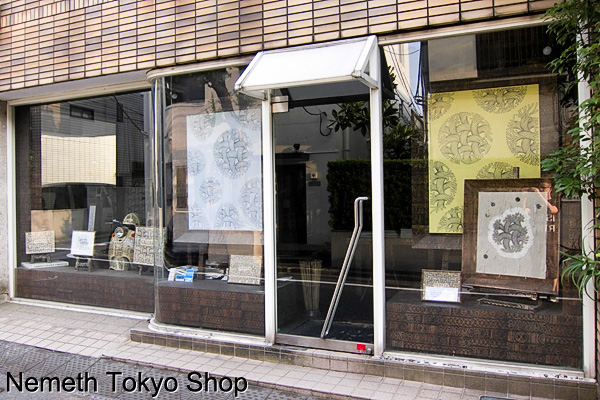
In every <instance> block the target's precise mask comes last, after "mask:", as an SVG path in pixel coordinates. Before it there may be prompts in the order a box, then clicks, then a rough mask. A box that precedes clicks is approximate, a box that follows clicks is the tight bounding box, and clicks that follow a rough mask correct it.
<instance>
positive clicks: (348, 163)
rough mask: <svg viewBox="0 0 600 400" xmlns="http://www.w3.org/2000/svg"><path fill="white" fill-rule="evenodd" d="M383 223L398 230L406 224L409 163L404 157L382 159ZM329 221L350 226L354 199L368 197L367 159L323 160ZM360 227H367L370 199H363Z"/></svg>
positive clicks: (408, 221) (343, 227)
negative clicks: (325, 169) (324, 163)
mask: <svg viewBox="0 0 600 400" xmlns="http://www.w3.org/2000/svg"><path fill="white" fill-rule="evenodd" d="M383 174H384V188H383V192H384V199H385V202H384V226H385V229H386V230H396V231H399V230H400V229H401V228H410V227H411V224H412V217H411V207H412V204H411V198H412V195H411V167H410V162H409V161H406V160H384V161H383ZM327 182H328V185H327V190H328V191H329V224H330V226H331V227H332V228H333V229H335V230H352V229H354V199H356V198H357V197H360V196H367V197H369V198H370V197H371V162H370V161H369V160H338V161H331V162H329V163H328V164H327ZM363 216H364V227H363V229H364V230H367V231H369V230H371V225H372V224H371V202H370V201H367V202H365V203H364V213H363Z"/></svg>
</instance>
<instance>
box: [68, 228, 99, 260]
mask: <svg viewBox="0 0 600 400" xmlns="http://www.w3.org/2000/svg"><path fill="white" fill-rule="evenodd" d="M95 237H96V232H89V231H73V234H72V236H71V254H73V255H74V256H89V257H92V256H93V255H94V240H95Z"/></svg>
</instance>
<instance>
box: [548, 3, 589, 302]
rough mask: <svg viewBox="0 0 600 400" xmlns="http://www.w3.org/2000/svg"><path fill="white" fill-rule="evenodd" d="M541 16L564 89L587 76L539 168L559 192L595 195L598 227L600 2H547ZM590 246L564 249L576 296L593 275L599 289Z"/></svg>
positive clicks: (565, 274)
mask: <svg viewBox="0 0 600 400" xmlns="http://www.w3.org/2000/svg"><path fill="white" fill-rule="evenodd" d="M545 17H546V18H547V19H548V20H549V21H550V23H549V25H548V32H549V33H550V34H551V35H554V36H555V38H556V41H557V43H558V45H559V46H561V47H562V48H563V51H562V52H561V54H560V55H559V56H558V57H557V58H556V59H555V60H553V61H552V62H551V63H550V64H549V66H550V68H551V69H552V70H553V71H554V72H556V73H558V74H559V75H560V76H563V77H566V78H567V79H566V82H565V91H566V92H567V93H576V92H577V89H578V85H579V82H586V83H587V84H588V85H589V88H590V98H589V99H586V100H585V101H583V102H581V104H579V105H578V106H577V111H578V117H577V118H576V119H575V121H573V125H572V126H571V128H570V129H569V130H568V131H567V132H566V135H565V140H564V143H563V146H562V147H561V148H560V149H559V150H557V151H555V152H553V153H551V154H550V155H549V157H548V158H546V159H545V160H543V161H542V168H543V169H544V170H545V171H547V172H551V173H552V174H553V176H554V179H555V184H556V190H557V191H558V192H560V193H562V194H564V195H566V196H587V197H588V198H589V199H591V200H592V201H594V204H595V206H594V217H593V220H592V221H589V226H590V228H591V229H592V230H593V231H594V233H595V232H596V231H597V230H598V229H600V223H599V216H600V208H599V207H598V200H599V199H598V198H597V194H598V193H597V191H598V188H600V91H599V87H598V86H599V85H600V34H599V31H600V7H598V3H597V2H596V1H590V0H565V1H563V2H560V3H557V4H555V5H554V6H553V7H552V8H550V9H549V10H548V11H547V12H546V15H545ZM594 236H595V235H594ZM582 247H583V246H582ZM592 248H593V250H592V251H587V252H586V250H585V248H583V249H582V251H581V254H564V253H563V255H564V256H565V265H566V267H565V269H564V270H563V272H562V275H561V276H562V279H563V281H564V280H566V279H568V280H569V281H571V282H572V283H573V284H574V285H575V287H576V288H577V289H578V291H579V294H580V296H583V294H584V293H586V294H588V295H591V294H590V293H587V290H586V286H587V284H588V283H589V282H590V281H592V280H593V281H595V285H594V291H595V292H596V293H598V292H600V282H599V281H600V279H595V278H596V277H598V276H600V265H599V262H598V261H597V260H596V257H597V255H598V254H599V251H598V243H597V241H596V240H595V239H594V243H593V246H592Z"/></svg>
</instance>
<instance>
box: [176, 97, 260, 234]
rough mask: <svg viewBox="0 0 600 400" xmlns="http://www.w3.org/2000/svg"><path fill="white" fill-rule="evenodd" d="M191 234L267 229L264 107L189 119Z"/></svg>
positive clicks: (188, 180) (188, 178)
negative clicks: (264, 214)
mask: <svg viewBox="0 0 600 400" xmlns="http://www.w3.org/2000/svg"><path fill="white" fill-rule="evenodd" d="M186 132H187V190H188V212H189V215H188V225H189V226H188V227H189V229H190V230H226V231H260V230H262V184H261V157H260V154H261V141H260V140H261V136H260V133H261V119H260V110H259V109H249V110H240V111H228V112H220V113H210V114H195V115H188V116H187V117H186Z"/></svg>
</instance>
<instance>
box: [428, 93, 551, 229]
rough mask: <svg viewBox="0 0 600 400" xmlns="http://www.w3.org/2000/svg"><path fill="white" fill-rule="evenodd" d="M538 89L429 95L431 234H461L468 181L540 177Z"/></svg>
mask: <svg viewBox="0 0 600 400" xmlns="http://www.w3.org/2000/svg"><path fill="white" fill-rule="evenodd" d="M539 103H540V101H539V87H538V85H524V86H507V87H498V88H490V89H478V90H465V91H459V92H446V93H432V94H430V95H429V104H428V105H429V232H430V233H462V230H463V200H464V199H463V197H464V180H465V179H502V178H513V170H514V167H518V168H519V177H520V178H539V177H540V117H539V109H540V106H539Z"/></svg>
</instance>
